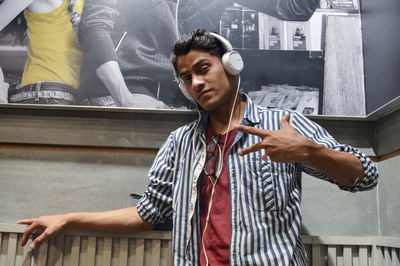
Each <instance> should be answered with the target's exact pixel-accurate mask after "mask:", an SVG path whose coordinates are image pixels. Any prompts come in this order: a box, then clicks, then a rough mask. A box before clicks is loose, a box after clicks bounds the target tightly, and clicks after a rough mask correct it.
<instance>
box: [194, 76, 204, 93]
mask: <svg viewBox="0 0 400 266" xmlns="http://www.w3.org/2000/svg"><path fill="white" fill-rule="evenodd" d="M192 88H193V90H195V91H200V90H202V89H203V88H204V79H203V77H201V76H199V75H193V76H192Z"/></svg>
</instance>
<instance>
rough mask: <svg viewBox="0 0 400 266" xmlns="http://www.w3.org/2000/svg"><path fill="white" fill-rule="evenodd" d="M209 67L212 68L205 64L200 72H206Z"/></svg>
mask: <svg viewBox="0 0 400 266" xmlns="http://www.w3.org/2000/svg"><path fill="white" fill-rule="evenodd" d="M209 69H210V67H209V66H208V65H204V66H202V67H201V68H200V72H201V73H206V72H207V71H208V70H209Z"/></svg>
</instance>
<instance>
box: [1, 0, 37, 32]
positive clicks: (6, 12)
mask: <svg viewBox="0 0 400 266" xmlns="http://www.w3.org/2000/svg"><path fill="white" fill-rule="evenodd" d="M32 2H33V0H4V2H3V3H2V4H1V5H0V31H1V30H3V29H4V28H5V27H6V26H7V25H8V24H9V23H10V22H11V21H12V20H13V19H14V18H15V17H16V16H18V14H19V13H21V11H23V10H24V9H25V8H27V7H28V6H29V5H30V4H31V3H32Z"/></svg>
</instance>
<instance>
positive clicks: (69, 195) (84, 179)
mask: <svg viewBox="0 0 400 266" xmlns="http://www.w3.org/2000/svg"><path fill="white" fill-rule="evenodd" d="M152 160H153V156H147V155H137V156H136V155H124V154H121V155H119V154H111V155H110V154H92V153H79V152H49V151H26V150H0V172H1V174H0V223H14V222H15V221H17V220H19V219H22V218H29V217H36V216H40V215H47V214H57V213H64V212H71V211H103V210H110V209H117V208H124V207H128V206H132V205H134V204H135V203H136V201H135V200H133V199H132V198H131V197H130V196H129V194H130V193H132V192H142V191H144V189H145V188H146V185H147V171H148V169H149V167H150V165H151V162H152Z"/></svg>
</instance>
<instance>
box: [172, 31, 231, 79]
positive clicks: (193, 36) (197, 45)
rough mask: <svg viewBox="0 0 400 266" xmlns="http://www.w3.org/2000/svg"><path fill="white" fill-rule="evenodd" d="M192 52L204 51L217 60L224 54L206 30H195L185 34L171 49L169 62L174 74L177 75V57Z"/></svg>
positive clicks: (219, 44) (218, 43)
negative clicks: (216, 57)
mask: <svg viewBox="0 0 400 266" xmlns="http://www.w3.org/2000/svg"><path fill="white" fill-rule="evenodd" d="M192 50H200V51H205V52H208V53H209V54H211V55H214V56H218V57H219V58H221V57H222V55H223V54H224V53H226V48H225V46H224V45H223V44H222V43H221V42H220V41H219V40H218V39H217V38H215V37H214V36H212V35H211V34H209V31H208V30H205V29H197V30H194V31H191V32H188V33H185V34H184V35H182V36H181V37H180V38H179V40H177V41H176V42H175V43H174V45H173V47H172V53H171V59H170V60H171V63H172V65H173V66H174V69H175V73H176V74H179V72H178V68H177V63H178V57H179V56H182V55H187V54H188V53H189V52H190V51H192Z"/></svg>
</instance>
